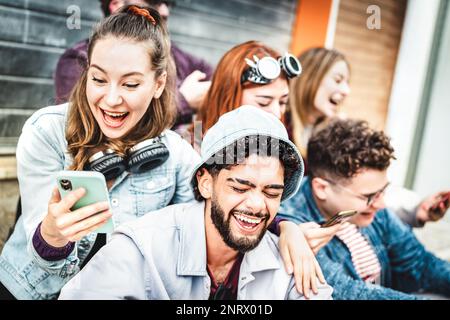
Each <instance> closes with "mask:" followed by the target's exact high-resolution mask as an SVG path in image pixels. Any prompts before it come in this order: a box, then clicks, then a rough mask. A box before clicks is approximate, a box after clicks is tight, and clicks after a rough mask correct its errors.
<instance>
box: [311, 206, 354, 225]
mask: <svg viewBox="0 0 450 320" xmlns="http://www.w3.org/2000/svg"><path fill="white" fill-rule="evenodd" d="M357 213H358V211H356V210H347V211H341V212H338V213H336V214H335V215H334V216H332V217H331V218H330V219H328V220H327V221H326V222H325V223H323V224H322V225H321V226H320V227H321V228H327V227H331V226H334V225H336V224H338V223H340V222H341V221H343V220H346V219H348V218H350V217H352V216H354V215H355V214H357Z"/></svg>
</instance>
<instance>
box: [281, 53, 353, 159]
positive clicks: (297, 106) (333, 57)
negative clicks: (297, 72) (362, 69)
mask: <svg viewBox="0 0 450 320" xmlns="http://www.w3.org/2000/svg"><path fill="white" fill-rule="evenodd" d="M298 59H299V60H300V63H301V64H302V68H303V71H302V74H301V76H300V77H297V78H294V79H293V80H292V81H291V83H290V90H289V107H290V112H291V122H292V127H293V129H292V135H293V137H292V138H293V141H294V143H295V144H296V146H297V148H298V149H299V150H300V152H301V153H302V155H303V156H306V146H305V145H302V139H301V137H303V135H304V134H305V126H306V125H307V119H308V115H310V114H311V113H312V112H313V111H314V109H315V108H316V107H315V105H314V99H315V97H316V94H317V90H318V89H319V86H320V84H321V82H322V79H323V78H324V77H325V75H326V74H327V72H328V71H329V70H330V69H331V67H332V66H333V65H334V64H335V63H336V62H338V61H345V62H346V63H347V66H349V63H348V61H347V60H346V58H345V56H344V55H343V54H342V53H340V52H338V51H336V50H329V49H326V48H312V49H309V50H306V51H304V52H303V53H302V54H300V56H299V57H298ZM319 120H321V119H319Z"/></svg>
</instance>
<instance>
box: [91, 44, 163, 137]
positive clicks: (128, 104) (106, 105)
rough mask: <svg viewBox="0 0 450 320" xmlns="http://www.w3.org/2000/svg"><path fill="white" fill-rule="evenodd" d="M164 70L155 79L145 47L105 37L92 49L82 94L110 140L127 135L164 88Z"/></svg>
mask: <svg viewBox="0 0 450 320" xmlns="http://www.w3.org/2000/svg"><path fill="white" fill-rule="evenodd" d="M165 82H166V73H164V74H162V75H161V76H159V77H158V79H155V71H153V70H152V69H151V63H150V59H149V52H148V48H147V47H146V46H145V45H144V44H142V43H139V42H135V41H132V40H127V39H123V38H121V39H117V38H115V37H107V38H104V39H102V40H99V41H98V42H97V43H96V44H95V46H94V48H93V51H92V55H91V59H90V64H89V70H88V78H87V83H86V96H87V100H88V103H89V107H90V109H91V111H92V114H93V115H94V118H95V120H96V121H97V123H98V125H99V126H100V129H101V131H102V132H103V134H104V135H105V136H107V137H108V138H110V139H117V138H120V137H123V136H124V135H125V134H127V133H128V132H129V131H130V130H131V129H132V128H133V127H134V126H135V125H136V124H137V123H138V122H139V120H141V119H142V117H143V116H144V114H145V112H146V111H147V109H148V108H149V106H150V102H151V101H152V99H154V98H159V97H160V96H161V93H162V92H163V90H164V86H165Z"/></svg>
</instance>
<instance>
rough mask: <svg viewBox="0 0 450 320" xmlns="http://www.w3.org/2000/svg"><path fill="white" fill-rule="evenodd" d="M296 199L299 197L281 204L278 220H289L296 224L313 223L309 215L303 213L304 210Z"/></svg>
mask: <svg viewBox="0 0 450 320" xmlns="http://www.w3.org/2000/svg"><path fill="white" fill-rule="evenodd" d="M296 198H297V197H296V196H294V197H292V198H291V199H289V200H286V201H285V202H283V203H282V204H281V206H280V209H279V210H278V213H277V218H279V219H283V220H289V221H292V222H294V223H296V224H299V223H304V222H309V221H311V219H309V218H308V215H307V214H304V213H303V210H304V209H302V208H301V207H300V205H298V204H297V203H296Z"/></svg>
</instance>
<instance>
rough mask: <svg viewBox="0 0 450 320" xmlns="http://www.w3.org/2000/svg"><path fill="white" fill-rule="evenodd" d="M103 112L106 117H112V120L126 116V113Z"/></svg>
mask: <svg viewBox="0 0 450 320" xmlns="http://www.w3.org/2000/svg"><path fill="white" fill-rule="evenodd" d="M103 112H104V113H105V114H106V115H108V116H110V117H113V118H121V117H123V116H124V115H126V114H127V113H128V112H122V113H111V112H108V111H106V110H103Z"/></svg>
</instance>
